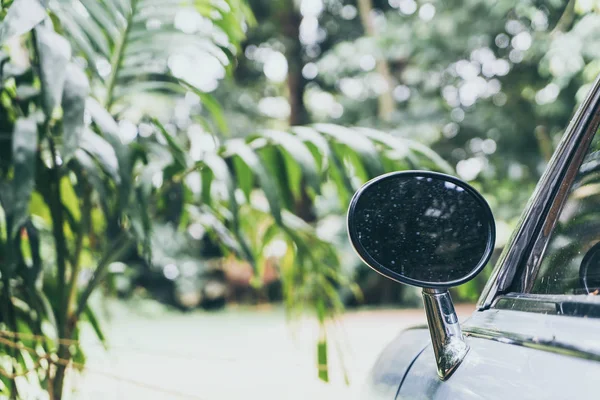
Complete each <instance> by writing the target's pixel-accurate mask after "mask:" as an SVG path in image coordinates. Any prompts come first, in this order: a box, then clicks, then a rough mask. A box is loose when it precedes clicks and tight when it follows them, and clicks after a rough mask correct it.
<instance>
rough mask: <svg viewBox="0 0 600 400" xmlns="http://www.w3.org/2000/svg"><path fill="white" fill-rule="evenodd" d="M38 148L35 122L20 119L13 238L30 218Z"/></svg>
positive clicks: (15, 157) (15, 149) (15, 136)
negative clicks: (30, 203)
mask: <svg viewBox="0 0 600 400" xmlns="http://www.w3.org/2000/svg"><path fill="white" fill-rule="evenodd" d="M37 146H38V133H37V124H36V123H35V121H33V120H31V119H24V118H20V119H18V120H17V122H16V123H15V128H14V133H13V155H12V157H13V165H14V177H13V180H12V190H13V199H12V200H13V205H12V207H13V209H12V210H13V212H12V221H13V224H12V232H11V233H10V234H11V237H14V236H15V235H16V234H17V233H18V232H19V229H20V228H21V226H22V225H23V224H24V223H25V221H26V220H27V217H28V213H29V199H30V198H31V193H32V192H33V189H34V187H35V170H36V167H35V164H36V153H37Z"/></svg>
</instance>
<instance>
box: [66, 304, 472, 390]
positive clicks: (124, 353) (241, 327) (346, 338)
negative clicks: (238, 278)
mask: <svg viewBox="0 0 600 400" xmlns="http://www.w3.org/2000/svg"><path fill="white" fill-rule="evenodd" d="M109 309H110V314H111V315H112V320H111V321H110V323H109V324H108V325H107V333H108V334H107V336H108V338H109V342H110V350H109V351H108V352H105V351H103V350H102V348H101V347H99V346H98V345H96V344H90V345H88V357H89V362H88V372H87V373H86V374H85V375H84V376H83V377H79V378H78V379H77V380H76V381H75V382H74V384H75V386H76V388H77V394H76V396H75V398H76V399H108V398H110V399H148V400H151V399H177V398H182V399H183V398H188V399H206V400H212V399H219V400H221V399H241V398H244V399H274V400H275V399H277V400H280V399H306V398H310V399H334V398H335V399H337V398H352V397H353V396H354V394H355V393H356V389H357V388H358V387H359V386H360V384H361V383H362V380H363V379H364V377H365V375H366V373H367V371H368V369H369V367H370V366H371V365H372V363H373V362H374V360H375V358H376V357H377V355H378V353H379V351H380V350H381V349H382V348H383V346H384V345H385V344H386V343H388V342H389V341H390V340H392V339H393V337H394V336H395V335H396V334H397V333H398V332H399V331H401V330H402V329H404V328H406V327H408V326H411V325H415V324H421V323H425V316H424V313H423V312H422V310H359V311H352V312H349V313H347V314H346V315H344V316H343V317H342V318H341V320H340V323H339V325H338V327H337V328H336V333H335V338H336V339H337V341H338V343H339V345H340V346H341V348H342V349H343V351H342V353H343V357H344V364H345V365H346V369H347V371H348V375H349V378H350V381H351V382H350V385H349V386H346V385H345V384H344V378H343V374H342V372H341V371H342V370H341V363H340V359H339V357H338V355H337V354H339V352H337V351H335V350H334V349H333V347H334V344H333V343H332V345H331V347H332V353H333V354H331V355H330V358H331V360H330V363H331V370H332V372H331V381H332V382H331V383H330V384H323V383H321V382H320V381H319V380H318V379H317V378H316V368H315V365H316V361H315V345H314V340H315V338H316V336H317V333H318V330H317V326H316V324H315V323H314V322H313V321H311V320H309V319H306V320H302V321H299V322H297V323H296V324H294V325H290V324H288V323H287V322H286V319H285V315H284V312H283V310H282V309H281V308H278V307H267V308H229V309H228V310H226V311H223V312H218V313H207V312H200V311H198V312H194V313H187V314H182V313H177V312H168V311H165V309H164V308H162V307H160V306H157V305H156V304H155V303H146V302H143V303H136V304H128V305H122V304H118V303H115V304H111V305H110V307H109ZM472 310H473V306H469V305H466V306H460V307H458V311H459V315H460V316H461V318H464V317H466V316H468V315H469V314H470V313H471V311H472ZM341 396H344V397H341ZM348 396H349V397H348Z"/></svg>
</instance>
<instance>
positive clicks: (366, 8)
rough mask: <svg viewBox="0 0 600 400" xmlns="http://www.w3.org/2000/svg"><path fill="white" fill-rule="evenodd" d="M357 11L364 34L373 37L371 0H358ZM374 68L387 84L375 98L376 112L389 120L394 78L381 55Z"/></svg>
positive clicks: (393, 107)
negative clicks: (376, 102) (376, 103)
mask: <svg viewBox="0 0 600 400" xmlns="http://www.w3.org/2000/svg"><path fill="white" fill-rule="evenodd" d="M358 11H359V14H360V20H361V22H362V26H363V29H364V30H365V34H366V35H367V36H369V37H371V38H375V37H376V36H377V32H376V30H375V25H374V24H373V19H372V18H371V11H373V2H372V0H358ZM375 70H376V71H377V73H378V74H379V75H381V77H382V78H383V80H384V82H385V83H386V85H387V87H386V90H385V91H384V92H383V93H381V94H380V95H379V97H378V99H377V100H378V104H379V106H378V108H377V110H378V111H377V114H378V116H379V118H381V119H383V120H384V121H389V120H390V119H391V117H392V113H393V112H394V109H395V102H394V98H393V96H392V87H393V83H394V78H393V77H392V73H391V72H390V66H389V65H388V63H387V61H386V60H385V57H383V55H379V56H378V57H377V64H376V66H375Z"/></svg>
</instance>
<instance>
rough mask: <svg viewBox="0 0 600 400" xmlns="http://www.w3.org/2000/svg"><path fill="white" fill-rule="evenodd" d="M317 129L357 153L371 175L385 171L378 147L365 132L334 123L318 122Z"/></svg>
mask: <svg viewBox="0 0 600 400" xmlns="http://www.w3.org/2000/svg"><path fill="white" fill-rule="evenodd" d="M315 129H317V130H318V131H319V132H322V133H324V134H326V135H329V136H330V137H331V138H332V139H333V140H334V141H335V142H337V143H339V144H342V145H344V146H346V147H347V148H348V149H349V150H351V151H352V152H354V153H355V154H357V155H358V158H359V159H360V160H361V163H362V164H363V165H364V168H365V169H366V171H367V173H368V175H369V176H370V177H375V176H377V175H381V174H382V173H383V172H384V171H383V166H382V165H381V162H380V161H379V153H378V152H377V149H376V148H375V146H374V145H373V143H372V142H371V141H370V140H369V139H367V138H366V137H365V136H364V135H363V134H361V133H359V132H357V131H355V130H352V129H349V128H344V127H342V126H339V125H332V124H316V125H315Z"/></svg>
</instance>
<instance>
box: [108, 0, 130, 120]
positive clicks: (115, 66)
mask: <svg viewBox="0 0 600 400" xmlns="http://www.w3.org/2000/svg"><path fill="white" fill-rule="evenodd" d="M136 6H137V0H131V10H130V13H129V15H128V16H127V20H126V25H125V30H124V31H123V35H122V36H121V37H120V38H119V41H118V42H117V44H116V45H115V49H114V52H113V55H112V57H111V59H110V67H111V69H110V75H109V77H108V81H107V83H106V97H105V98H104V108H106V109H107V110H108V111H110V107H111V106H112V104H113V101H114V93H113V92H114V90H115V86H116V84H117V77H118V74H119V68H121V63H122V62H123V56H124V54H125V48H126V47H127V39H128V37H129V31H130V30H131V25H132V24H133V17H134V15H135V12H136Z"/></svg>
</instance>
